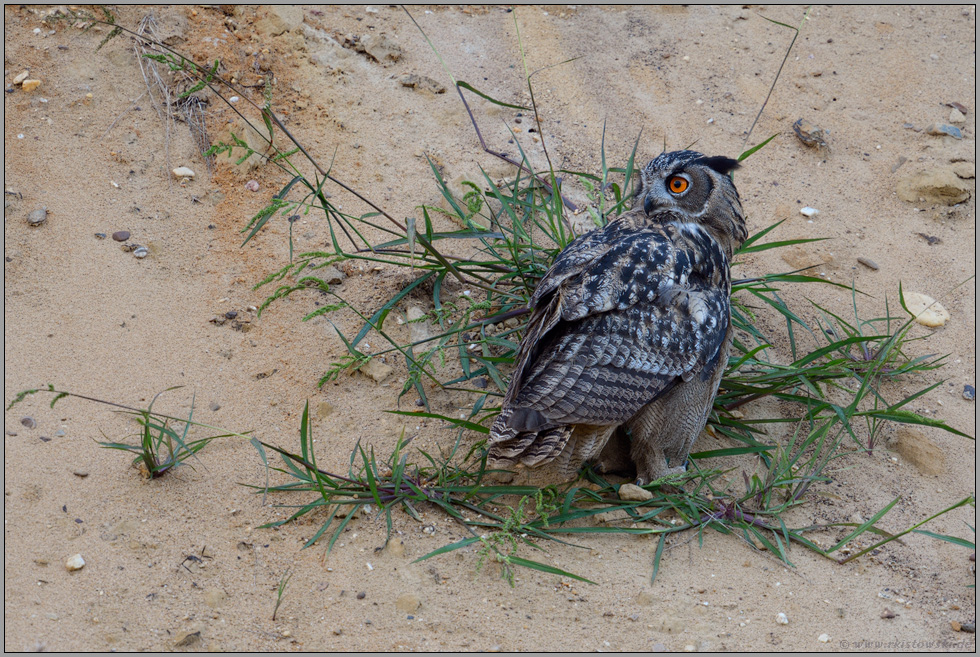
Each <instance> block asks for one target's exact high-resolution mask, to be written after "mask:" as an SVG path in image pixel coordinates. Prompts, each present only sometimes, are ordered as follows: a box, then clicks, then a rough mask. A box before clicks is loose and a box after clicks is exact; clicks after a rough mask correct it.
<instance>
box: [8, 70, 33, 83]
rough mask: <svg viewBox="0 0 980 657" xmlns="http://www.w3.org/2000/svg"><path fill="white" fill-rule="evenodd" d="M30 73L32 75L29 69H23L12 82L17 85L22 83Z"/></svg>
mask: <svg viewBox="0 0 980 657" xmlns="http://www.w3.org/2000/svg"><path fill="white" fill-rule="evenodd" d="M28 75H30V73H28V72H27V71H21V72H20V73H18V74H17V77H15V78H14V79H13V80H12V81H11V84H15V85H16V84H21V83H22V82H23V81H24V80H26V79H27V76H28Z"/></svg>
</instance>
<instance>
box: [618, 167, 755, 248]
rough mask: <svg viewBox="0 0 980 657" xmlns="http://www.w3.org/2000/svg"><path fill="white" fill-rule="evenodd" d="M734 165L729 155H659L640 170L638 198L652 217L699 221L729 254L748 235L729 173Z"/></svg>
mask: <svg viewBox="0 0 980 657" xmlns="http://www.w3.org/2000/svg"><path fill="white" fill-rule="evenodd" d="M737 167H738V162H737V161H736V160H733V159H731V158H728V157H706V156H704V155H702V154H701V153H697V152H695V151H673V152H671V153H661V154H660V155H659V156H657V157H656V158H655V159H653V160H651V161H650V163H649V164H647V165H646V166H645V167H643V169H641V170H640V188H639V190H638V191H637V193H636V196H637V197H638V198H639V200H640V201H641V202H642V204H643V205H642V207H643V210H644V212H646V214H647V216H649V217H651V218H655V219H657V220H660V221H664V222H671V223H697V224H701V225H702V226H704V228H705V229H706V230H707V231H708V232H709V233H710V234H711V235H712V236H713V237H714V238H715V239H716V240H717V241H718V243H719V244H720V245H721V246H722V247H723V248H724V249H725V250H726V251H727V253H728V255H729V257H731V254H732V252H733V251H734V250H735V249H737V248H738V247H739V246H740V245H741V244H742V242H744V241H745V238H746V237H747V236H748V232H747V230H746V228H745V215H744V213H743V212H742V204H741V202H740V201H739V198H738V190H736V189H735V183H733V182H732V179H731V177H730V175H729V174H731V172H732V171H734V170H735V169H736V168H737ZM634 207H636V206H634Z"/></svg>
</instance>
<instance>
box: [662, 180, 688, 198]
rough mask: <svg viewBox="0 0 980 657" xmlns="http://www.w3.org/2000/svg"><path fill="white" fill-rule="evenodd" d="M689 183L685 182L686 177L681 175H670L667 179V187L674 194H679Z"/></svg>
mask: <svg viewBox="0 0 980 657" xmlns="http://www.w3.org/2000/svg"><path fill="white" fill-rule="evenodd" d="M689 184H690V183H689V182H687V178H684V177H683V176H672V177H671V178H670V180H668V181H667V189H669V190H670V191H671V192H673V193H674V194H680V193H682V192H683V191H684V190H686V189H687V186H688V185H689Z"/></svg>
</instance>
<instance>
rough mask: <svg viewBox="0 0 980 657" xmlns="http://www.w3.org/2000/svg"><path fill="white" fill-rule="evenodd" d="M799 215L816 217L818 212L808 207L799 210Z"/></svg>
mask: <svg viewBox="0 0 980 657" xmlns="http://www.w3.org/2000/svg"><path fill="white" fill-rule="evenodd" d="M800 214H802V215H803V216H804V217H816V216H817V215H818V214H820V210H818V209H816V208H811V207H810V206H809V205H808V206H806V207H805V208H800Z"/></svg>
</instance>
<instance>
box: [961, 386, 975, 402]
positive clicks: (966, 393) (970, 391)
mask: <svg viewBox="0 0 980 657" xmlns="http://www.w3.org/2000/svg"><path fill="white" fill-rule="evenodd" d="M976 398H977V389H976V388H974V387H973V386H971V385H970V384H969V383H967V384H966V385H965V386H963V399H966V400H967V401H973V400H974V399H976Z"/></svg>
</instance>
